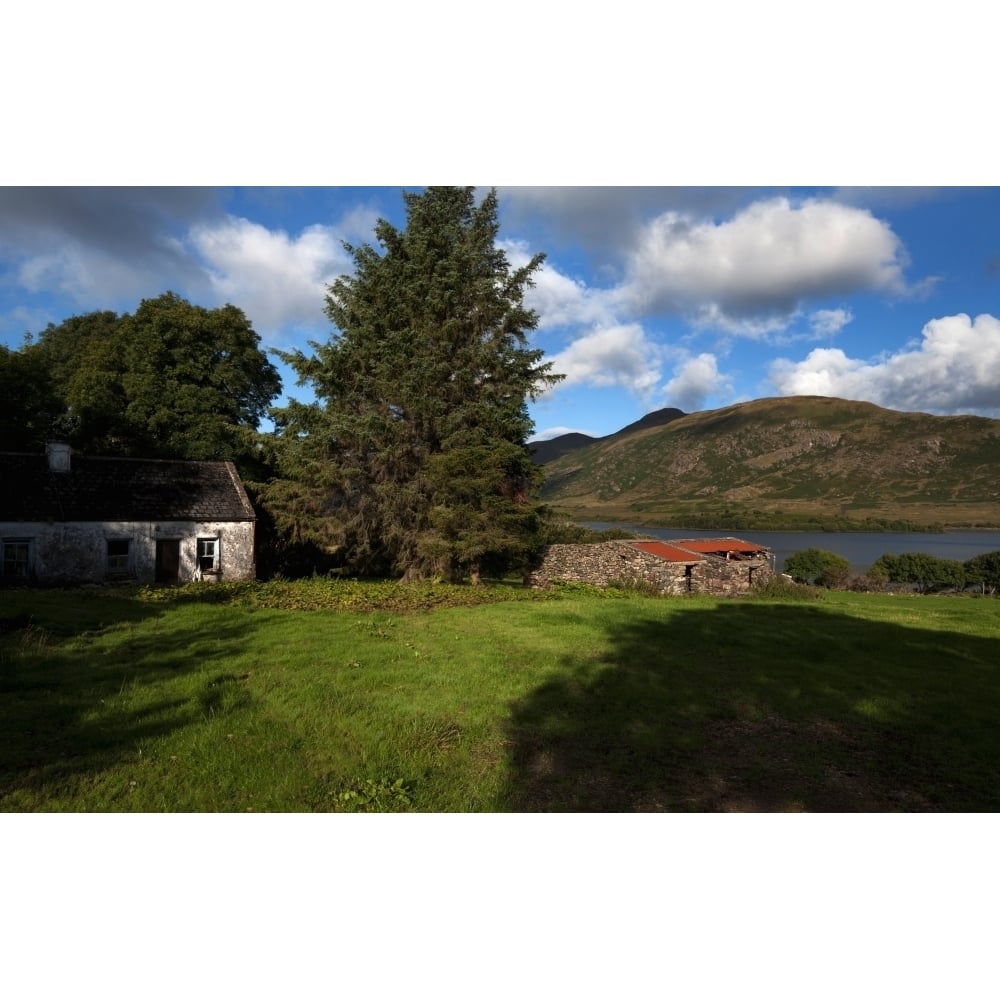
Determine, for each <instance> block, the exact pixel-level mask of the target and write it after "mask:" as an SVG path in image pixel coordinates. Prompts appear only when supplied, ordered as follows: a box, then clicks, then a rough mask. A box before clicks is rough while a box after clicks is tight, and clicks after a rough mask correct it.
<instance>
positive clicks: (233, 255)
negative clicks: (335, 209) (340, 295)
mask: <svg viewBox="0 0 1000 1000" xmlns="http://www.w3.org/2000/svg"><path fill="white" fill-rule="evenodd" d="M190 239H191V242H192V243H193V244H194V246H195V248H196V249H197V251H198V253H199V254H200V255H201V256H202V258H203V259H204V261H205V262H206V264H207V266H208V268H209V273H210V277H211V282H212V286H213V288H214V289H215V292H216V294H217V295H218V297H219V299H220V300H222V299H225V300H226V301H230V302H233V303H238V304H239V306H240V308H242V309H243V311H244V312H245V313H246V314H247V316H248V317H249V318H250V320H251V322H252V323H253V324H254V326H255V327H258V330H259V329H260V328H263V329H267V330H271V331H273V330H276V329H278V328H280V327H283V326H286V325H292V324H304V325H307V326H308V325H312V326H321V325H322V324H324V323H325V319H324V316H323V306H324V302H325V295H326V285H327V284H328V283H329V282H330V281H332V280H333V279H334V278H336V277H337V276H338V275H340V274H343V273H349V272H350V271H351V270H352V269H353V268H352V263H351V261H350V259H349V258H348V256H347V254H346V252H345V251H344V249H343V247H342V245H341V242H340V239H339V235H338V234H337V233H336V232H335V231H334V230H333V229H331V228H330V227H328V226H321V225H315V226H309V227H307V228H306V229H304V230H303V231H302V232H301V234H300V235H299V236H298V237H294V238H293V237H291V236H289V235H288V234H287V233H285V232H283V231H282V230H277V231H272V230H270V229H267V228H265V227H264V226H261V225H259V224H258V223H256V222H250V221H249V220H248V219H238V218H232V217H229V218H227V219H226V220H225V221H224V222H223V223H221V224H217V225H203V226H195V227H194V228H193V229H192V230H191V233H190Z"/></svg>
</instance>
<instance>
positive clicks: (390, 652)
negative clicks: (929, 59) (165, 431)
mask: <svg viewBox="0 0 1000 1000" xmlns="http://www.w3.org/2000/svg"><path fill="white" fill-rule="evenodd" d="M998 654H1000V601H997V600H990V599H973V598H955V597H909V596H906V597H903V596H897V597H891V596H882V595H879V596H876V595H853V594H846V593H845V594H840V593H830V594H826V595H824V596H823V598H822V599H817V600H811V601H794V600H791V599H787V600H786V599H782V598H771V599H763V598H752V599H740V600H718V599H710V598H692V599H682V598H675V599H663V598H650V597H643V596H638V595H626V594H622V593H620V592H610V593H609V594H601V593H598V592H594V591H588V590H574V589H563V590H559V591H556V592H552V593H547V594H539V593H533V592H531V591H524V590H521V589H519V588H505V587H483V588H476V589H474V588H458V587H447V586H439V587H431V586H426V587H404V586H402V585H395V584H359V583H353V582H327V581H305V582H302V583H298V584H288V583H281V584H254V585H248V584H244V585H238V586H235V585H234V586H231V587H222V586H220V587H207V586H206V587H201V588H194V587H190V588H179V589H176V590H118V591H107V590H96V589H95V590H66V591H27V590H20V591H7V592H0V688H2V691H0V698H2V701H0V705H2V713H3V715H2V722H3V724H2V726H0V809H2V810H5V811H64V810H68V811H81V810H83V811H147V812H148V811H154V812H159V811H246V810H253V811H418V812H428V811H434V812H459V811H524V810H528V811H550V810H560V811H565V810H590V811H595V810H600V811H636V810H668V811H720V810H722V811H732V810H740V811H742V810H768V811H788V810H810V811H829V810H834V811H857V810H880V811H885V810H888V811H924V810H947V811H959V810H963V811H964V810H980V811H983V810H988V811H994V810H996V809H997V808H998V807H1000V782H998V781H997V777H996V776H997V774H998V773H1000V725H998V724H997V720H998V718H1000V666H998V664H1000V655H998Z"/></svg>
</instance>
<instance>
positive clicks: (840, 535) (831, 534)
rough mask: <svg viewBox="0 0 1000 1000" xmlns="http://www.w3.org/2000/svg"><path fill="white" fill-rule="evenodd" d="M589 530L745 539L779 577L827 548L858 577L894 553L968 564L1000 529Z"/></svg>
mask: <svg viewBox="0 0 1000 1000" xmlns="http://www.w3.org/2000/svg"><path fill="white" fill-rule="evenodd" d="M587 527H588V528H594V529H596V530H598V531H603V530H604V529H605V528H624V529H625V530H626V531H633V532H635V533H636V534H637V535H650V536H652V537H653V538H663V539H671V538H675V539H676V538H725V537H727V536H733V537H735V538H742V539H744V540H746V541H748V542H758V543H759V544H761V545H766V546H767V547H768V548H769V549H770V550H771V551H772V552H773V553H774V556H775V569H776V571H777V572H779V573H780V572H781V571H782V570H783V569H784V565H785V560H786V559H787V558H788V557H789V556H790V555H793V554H794V553H796V552H801V551H802V550H803V549H823V550H825V551H826V552H835V553H836V554H837V555H838V556H843V558H845V559H846V560H847V561H848V562H849V563H850V564H851V573H852V574H853V575H855V576H857V575H859V574H861V573H864V572H865V571H866V570H868V569H869V568H870V567H871V565H872V563H873V562H875V560H876V559H878V557H879V556H881V555H884V554H885V553H887V552H888V553H891V554H892V555H901V554H902V553H904V552H924V553H926V554H927V555H930V556H937V557H938V558H939V559H955V560H958V561H959V562H965V560H966V559H971V558H972V557H973V556H978V555H980V554H981V553H983V552H1000V531H946V532H944V533H943V534H937V533H931V532H919V531H899V532H896V531H888V532H862V531H857V532H855V531H736V530H735V529H727V528H722V529H719V530H717V531H704V530H696V529H694V528H649V527H646V526H644V525H638V524H620V523H614V524H612V523H610V522H607V521H590V522H587Z"/></svg>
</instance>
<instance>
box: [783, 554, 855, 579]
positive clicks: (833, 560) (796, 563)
mask: <svg viewBox="0 0 1000 1000" xmlns="http://www.w3.org/2000/svg"><path fill="white" fill-rule="evenodd" d="M850 571H851V564H850V562H848V560H847V559H845V558H844V557H843V556H838V555H837V554H836V553H835V552H827V551H826V550H825V549H803V550H802V551H801V552H796V553H794V554H793V555H790V556H789V557H788V558H787V559H786V560H785V572H786V573H787V574H788V575H789V576H790V577H791V578H792V579H793V580H796V581H797V582H799V583H815V584H816V585H817V586H820V587H841V586H843V585H844V583H846V582H847V577H848V574H849V573H850Z"/></svg>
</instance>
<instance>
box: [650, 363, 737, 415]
mask: <svg viewBox="0 0 1000 1000" xmlns="http://www.w3.org/2000/svg"><path fill="white" fill-rule="evenodd" d="M675 371H676V374H675V375H674V377H673V378H672V379H671V380H670V381H669V382H668V383H667V384H666V385H665V386H664V387H663V395H664V396H665V397H666V399H667V402H668V404H669V405H671V406H676V407H677V408H678V409H681V410H684V411H685V412H686V413H693V412H695V411H696V410H700V409H702V408H703V407H704V404H705V400H706V399H708V398H709V397H710V396H713V395H716V394H718V393H723V392H725V393H731V392H732V390H733V385H732V381H731V379H730V378H729V377H728V376H726V375H722V374H720V372H719V366H718V362H717V360H716V358H715V355H714V354H699V355H698V356H697V357H694V358H687V359H686V360H685V361H683V362H682V363H681V364H680V365H678V366H677V368H676V369H675Z"/></svg>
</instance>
